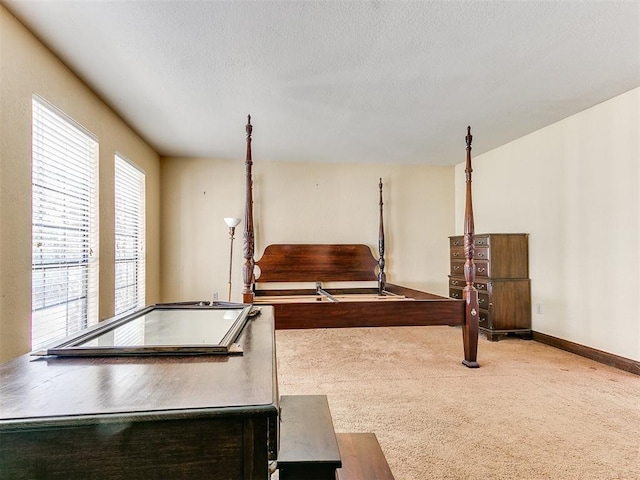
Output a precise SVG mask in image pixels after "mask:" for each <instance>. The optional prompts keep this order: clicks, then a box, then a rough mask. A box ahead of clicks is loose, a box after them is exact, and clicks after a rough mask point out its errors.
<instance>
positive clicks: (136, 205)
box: [115, 155, 145, 315]
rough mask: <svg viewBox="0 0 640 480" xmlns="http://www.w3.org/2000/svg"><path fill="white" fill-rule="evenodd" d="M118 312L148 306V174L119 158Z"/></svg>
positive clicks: (116, 209) (116, 207)
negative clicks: (146, 212)
mask: <svg viewBox="0 0 640 480" xmlns="http://www.w3.org/2000/svg"><path fill="white" fill-rule="evenodd" d="M115 200H116V202H115V213H116V219H115V233H116V235H115V237H116V283H115V301H116V304H115V313H116V315H117V314H120V313H124V312H127V311H131V310H135V309H136V308H139V307H143V306H144V305H145V251H144V247H145V175H144V173H143V172H141V171H140V170H138V168H136V167H135V166H133V165H132V164H131V163H129V162H128V161H127V160H125V159H124V158H122V157H121V156H119V155H116V157H115Z"/></svg>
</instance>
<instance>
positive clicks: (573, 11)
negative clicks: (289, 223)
mask: <svg viewBox="0 0 640 480" xmlns="http://www.w3.org/2000/svg"><path fill="white" fill-rule="evenodd" d="M0 1H1V3H2V4H3V5H5V6H6V7H7V8H8V9H9V10H10V11H11V12H12V13H13V14H14V15H15V16H16V17H17V18H18V19H19V20H21V21H22V22H23V23H24V24H25V25H26V26H27V27H28V28H30V29H31V30H32V31H33V32H34V33H35V34H36V35H37V36H38V37H39V38H40V39H41V40H42V41H43V42H44V43H45V44H46V45H47V46H49V48H51V50H53V51H54V52H55V53H56V54H57V55H58V56H59V57H60V58H61V59H62V60H63V61H64V62H65V63H66V64H67V65H68V66H69V67H70V68H72V69H73V70H74V71H75V72H76V73H77V74H78V75H79V76H80V77H81V78H82V79H83V80H84V81H85V82H86V83H87V84H88V85H90V86H91V87H92V88H93V89H94V90H95V91H96V92H97V93H98V94H99V95H100V96H101V97H102V98H103V99H104V100H105V101H106V102H108V103H109V104H110V105H111V106H112V107H113V109H114V110H115V111H116V112H118V113H119V114H120V115H121V116H122V117H123V118H124V119H125V120H126V121H127V122H128V123H129V124H130V125H131V126H132V127H133V128H134V129H135V130H137V131H138V132H139V133H140V134H141V135H142V136H143V137H144V138H145V139H146V140H147V141H148V142H149V143H150V144H151V145H152V146H153V147H154V148H155V149H156V150H157V151H158V152H159V153H160V154H162V155H170V156H207V157H221V158H237V157H239V156H240V157H242V156H243V155H244V124H245V123H246V122H245V121H246V115H247V114H248V113H250V114H251V115H252V119H253V124H254V157H255V158H256V159H258V158H259V159H270V160H298V161H324V162H396V163H424V164H435V165H451V164H455V163H459V162H460V161H462V160H463V159H464V135H465V133H466V126H467V125H471V126H472V129H473V133H474V153H475V154H476V155H477V154H479V153H482V152H485V151H488V150H490V149H492V148H495V147H497V146H499V145H502V144H504V143H506V142H509V141H511V140H513V139H516V138H519V137H521V136H523V135H526V134H528V133H530V132H532V131H535V130H537V129H539V128H541V127H544V126H546V125H549V124H551V123H553V122H556V121H558V120H561V119H562V118H565V117H567V116H569V115H572V114H574V113H577V112H579V111H582V110H584V109H586V108H588V107H591V106H593V105H595V104H597V103H600V102H602V101H604V100H607V99H609V98H611V97H613V96H616V95H618V94H620V93H623V92H625V91H628V90H630V89H632V88H634V87H637V86H640V1H615V0H609V1H586V0H583V1H579V0H575V1H574V0H565V1H515V0H514V1H498V0H494V1H456V0H438V1H411V2H409V1H302V0H298V1H206V0H201V1H161V0H129V1H113V0H110V1H106V0H84V1H79V0H76V1H73V0H0Z"/></svg>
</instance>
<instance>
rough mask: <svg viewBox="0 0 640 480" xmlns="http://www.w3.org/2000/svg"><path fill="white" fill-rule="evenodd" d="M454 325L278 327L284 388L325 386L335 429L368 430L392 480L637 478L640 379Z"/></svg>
mask: <svg viewBox="0 0 640 480" xmlns="http://www.w3.org/2000/svg"><path fill="white" fill-rule="evenodd" d="M461 335H462V334H461V330H460V328H456V327H391V328H387V327H378V328H348V329H317V330H279V331H277V332H276V346H277V360H278V377H279V388H280V394H281V395H301V394H325V395H327V397H328V400H329V406H330V408H331V413H332V416H333V420H334V425H335V429H336V431H337V432H373V433H375V434H376V436H377V437H378V440H379V442H380V445H381V447H382V449H383V451H384V452H385V455H386V457H387V461H388V462H389V466H390V467H391V470H392V472H393V473H394V475H395V478H396V480H426V479H466V480H473V479H478V480H481V479H482V480H485V479H567V480H569V479H581V480H584V479H599V480H609V479H624V480H634V479H640V377H639V376H637V375H634V374H631V373H627V372H624V371H620V370H617V369H614V368H611V367H608V366H605V365H602V364H599V363H596V362H593V361H590V360H587V359H585V358H582V357H579V356H577V355H574V354H571V353H567V352H564V351H562V350H558V349H556V348H553V347H550V346H547V345H544V344H541V343H538V342H534V341H528V340H521V339H518V338H504V339H502V340H500V341H498V342H490V341H488V340H486V339H485V338H484V337H481V338H480V344H479V352H478V360H479V362H480V368H479V369H468V368H466V367H464V366H463V365H462V364H461V363H460V362H461V360H462V357H463V355H462V339H461Z"/></svg>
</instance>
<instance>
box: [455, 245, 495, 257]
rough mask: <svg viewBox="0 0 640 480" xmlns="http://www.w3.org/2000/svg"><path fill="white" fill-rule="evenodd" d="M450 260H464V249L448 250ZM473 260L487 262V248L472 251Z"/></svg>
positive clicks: (477, 248)
mask: <svg viewBox="0 0 640 480" xmlns="http://www.w3.org/2000/svg"><path fill="white" fill-rule="evenodd" d="M450 253H451V259H452V260H466V257H465V256H464V247H451V250H450ZM473 259H474V260H488V259H489V247H476V248H474V249H473Z"/></svg>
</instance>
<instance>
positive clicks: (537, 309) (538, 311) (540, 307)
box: [536, 303, 542, 315]
mask: <svg viewBox="0 0 640 480" xmlns="http://www.w3.org/2000/svg"><path fill="white" fill-rule="evenodd" d="M536 314H538V315H542V304H541V303H536Z"/></svg>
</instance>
